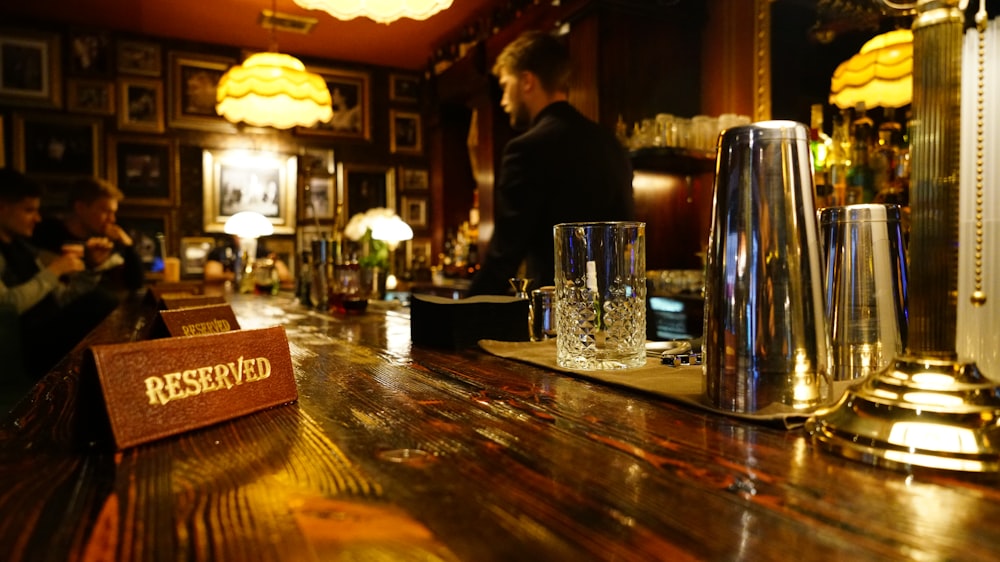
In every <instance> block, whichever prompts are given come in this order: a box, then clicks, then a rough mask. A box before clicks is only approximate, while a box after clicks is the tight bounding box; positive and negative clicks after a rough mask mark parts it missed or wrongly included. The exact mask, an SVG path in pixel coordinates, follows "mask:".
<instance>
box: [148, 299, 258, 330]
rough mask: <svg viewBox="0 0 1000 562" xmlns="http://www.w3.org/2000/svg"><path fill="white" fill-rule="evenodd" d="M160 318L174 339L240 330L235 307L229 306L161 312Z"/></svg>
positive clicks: (216, 305)
mask: <svg viewBox="0 0 1000 562" xmlns="http://www.w3.org/2000/svg"><path fill="white" fill-rule="evenodd" d="M160 318H162V319H163V323H164V325H166V327H167V331H168V332H170V335H171V336H174V337H177V336H200V335H204V334H218V333H221V332H230V331H232V330H239V329H240V324H239V322H237V321H236V314H235V313H234V312H233V307H231V306H229V305H228V304H213V305H208V306H196V307H192V308H179V309H176V310H161V311H160Z"/></svg>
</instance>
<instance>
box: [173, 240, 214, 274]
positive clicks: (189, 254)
mask: <svg viewBox="0 0 1000 562" xmlns="http://www.w3.org/2000/svg"><path fill="white" fill-rule="evenodd" d="M213 249H215V238H211V237H208V236H184V237H181V245H180V259H181V277H182V278H188V279H190V278H195V277H202V276H203V275H204V274H205V262H206V261H208V255H209V253H211V251H212V250H213Z"/></svg>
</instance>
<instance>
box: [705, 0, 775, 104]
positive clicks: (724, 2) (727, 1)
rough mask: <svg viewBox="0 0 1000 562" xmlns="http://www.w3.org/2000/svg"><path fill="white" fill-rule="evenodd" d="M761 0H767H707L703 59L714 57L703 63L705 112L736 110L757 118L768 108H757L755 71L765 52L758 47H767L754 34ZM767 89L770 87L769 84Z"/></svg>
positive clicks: (763, 0) (766, 0)
mask: <svg viewBox="0 0 1000 562" xmlns="http://www.w3.org/2000/svg"><path fill="white" fill-rule="evenodd" d="M761 1H762V2H764V3H767V2H768V0H753V1H748V0H708V1H707V2H706V9H707V19H706V23H705V30H704V35H703V36H702V39H701V45H702V50H703V52H704V60H705V61H711V62H709V63H707V64H703V65H702V74H701V106H702V112H703V113H705V114H706V115H720V114H722V113H736V114H739V115H748V116H750V117H751V118H754V119H756V118H757V116H758V115H763V114H764V111H765V110H764V109H763V108H758V105H759V104H758V96H757V92H756V91H755V87H756V85H757V80H756V75H757V73H758V72H760V71H761V70H762V69H759V68H758V66H759V64H758V60H759V56H760V57H763V56H765V54H764V53H758V52H757V50H758V48H764V45H763V44H764V43H766V42H764V41H760V42H758V41H756V37H755V33H757V29H758V27H759V25H758V24H756V23H755V22H756V18H757V15H758V10H757V8H758V4H759V2H761ZM758 43H760V44H761V45H758ZM768 53H769V49H768ZM758 55H759V56H758ZM767 90H768V92H769V91H770V87H769V86H768V88H767ZM763 94H764V93H763V92H761V95H763ZM769 107H770V106H769V104H768V108H769ZM767 111H768V112H769V109H768V110H767Z"/></svg>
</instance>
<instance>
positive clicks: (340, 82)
mask: <svg viewBox="0 0 1000 562" xmlns="http://www.w3.org/2000/svg"><path fill="white" fill-rule="evenodd" d="M307 70H309V72H314V73H316V74H319V75H320V76H322V77H323V80H324V81H326V86H327V88H329V89H330V101H331V104H332V105H333V117H332V118H331V119H330V122H329V123H318V124H316V125H314V126H312V127H297V128H296V129H295V131H296V132H297V133H300V134H304V135H324V136H331V137H340V138H347V139H360V140H371V125H370V122H371V106H370V102H369V100H370V99H371V97H370V94H369V90H370V88H369V82H370V75H369V74H368V73H367V72H359V71H354V70H337V69H333V68H318V67H308V68H307Z"/></svg>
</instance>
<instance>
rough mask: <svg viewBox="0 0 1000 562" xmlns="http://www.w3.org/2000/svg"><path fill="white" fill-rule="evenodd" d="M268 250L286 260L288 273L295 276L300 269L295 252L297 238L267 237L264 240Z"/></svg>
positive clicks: (277, 257)
mask: <svg viewBox="0 0 1000 562" xmlns="http://www.w3.org/2000/svg"><path fill="white" fill-rule="evenodd" d="M264 246H265V247H266V248H267V251H268V252H270V253H272V254H274V257H275V259H278V260H280V261H282V262H284V264H285V267H287V268H288V273H290V274H291V276H292V277H295V275H296V272H297V271H298V269H299V267H298V259H297V258H298V255H297V254H296V252H295V240H293V239H291V238H278V237H275V236H272V237H269V238H267V240H266V241H265V242H264Z"/></svg>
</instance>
